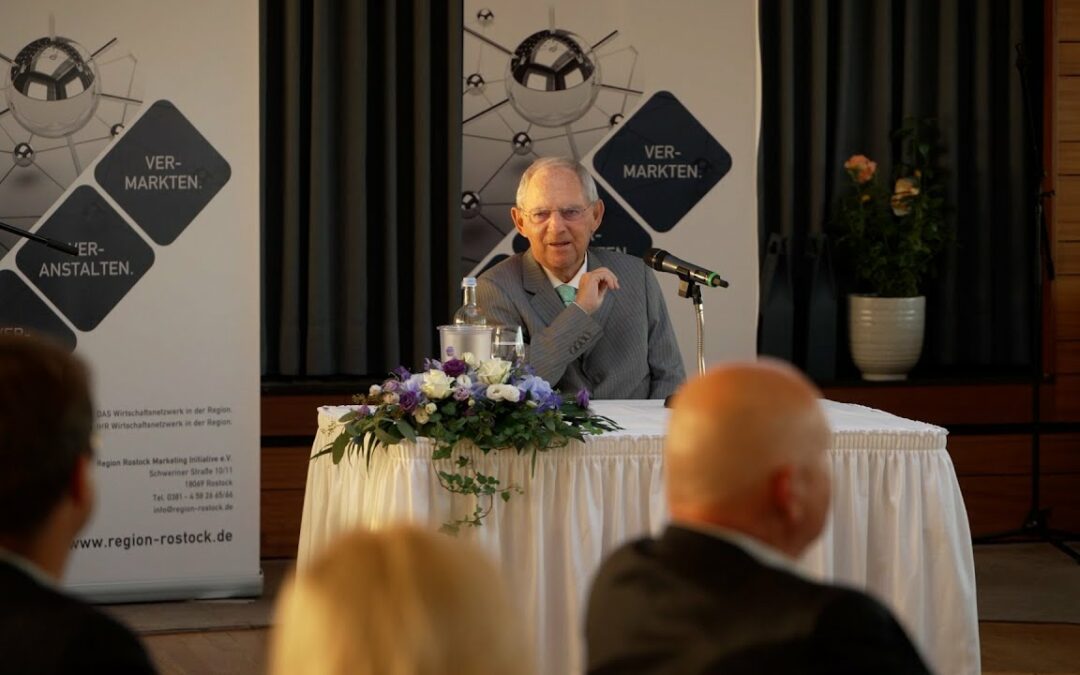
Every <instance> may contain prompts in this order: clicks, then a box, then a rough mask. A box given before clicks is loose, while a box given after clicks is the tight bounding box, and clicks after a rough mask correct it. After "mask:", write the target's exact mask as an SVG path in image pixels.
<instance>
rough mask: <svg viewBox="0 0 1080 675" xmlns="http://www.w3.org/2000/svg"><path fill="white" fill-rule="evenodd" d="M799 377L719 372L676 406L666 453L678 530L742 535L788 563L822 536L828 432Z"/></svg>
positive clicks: (777, 369)
mask: <svg viewBox="0 0 1080 675" xmlns="http://www.w3.org/2000/svg"><path fill="white" fill-rule="evenodd" d="M819 396H820V395H819V392H818V391H817V389H816V388H815V387H814V386H813V384H811V383H810V382H809V381H808V380H807V379H806V378H805V377H804V376H803V375H802V374H800V373H799V372H798V371H797V370H795V369H794V368H792V367H791V366H788V365H786V364H784V363H781V362H774V361H762V362H758V363H740V364H731V365H725V366H720V367H717V368H714V369H712V370H710V371H709V372H708V373H706V374H705V375H703V376H701V377H698V378H695V379H693V380H691V381H690V382H688V383H687V384H686V385H685V386H684V387H683V388H682V389H681V390H679V392H678V393H677V395H676V397H675V403H674V406H673V410H672V414H671V421H670V424H669V428H668V435H667V441H666V443H665V447H664V459H665V471H666V473H667V492H668V503H669V506H670V508H671V513H672V516H673V517H674V518H675V520H677V521H682V522H688V523H695V522H696V523H702V524H712V525H717V526H721V527H726V528H729V529H734V530H738V531H741V532H744V533H746V534H749V535H751V536H754V537H755V538H758V539H760V540H763V541H765V543H768V544H770V545H772V546H773V547H775V548H779V549H780V550H783V551H785V552H787V553H789V554H790V555H793V556H795V555H798V554H800V553H801V552H802V550H803V549H804V548H805V547H806V546H807V545H809V543H810V542H812V541H813V540H814V539H815V538H816V537H817V535H818V534H819V533H820V531H821V528H822V526H823V525H824V518H825V514H826V512H827V510H828V502H829V476H828V471H827V466H826V456H825V451H826V448H827V447H828V443H829V429H828V423H827V421H826V420H825V416H824V414H823V412H822V410H821V405H820V402H819Z"/></svg>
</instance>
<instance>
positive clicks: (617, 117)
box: [608, 113, 626, 127]
mask: <svg viewBox="0 0 1080 675" xmlns="http://www.w3.org/2000/svg"><path fill="white" fill-rule="evenodd" d="M624 119H626V116H625V115H623V114H622V113H615V114H614V115H612V116H611V119H609V120H608V126H612V127H617V126H619V125H620V124H622V122H623V120H624Z"/></svg>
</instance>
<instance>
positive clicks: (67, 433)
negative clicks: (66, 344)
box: [0, 336, 154, 673]
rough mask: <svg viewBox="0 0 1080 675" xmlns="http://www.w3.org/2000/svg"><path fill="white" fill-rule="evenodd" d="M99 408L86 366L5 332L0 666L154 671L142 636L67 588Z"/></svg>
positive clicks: (0, 382) (89, 485) (7, 669)
mask: <svg viewBox="0 0 1080 675" xmlns="http://www.w3.org/2000/svg"><path fill="white" fill-rule="evenodd" d="M93 429H94V406H93V404H92V402H91V398H90V384H89V376H88V374H87V370H86V367H85V366H84V365H83V363H82V362H81V361H80V360H79V359H77V358H76V357H74V356H72V355H71V354H69V353H67V352H66V351H64V350H63V349H61V348H59V347H56V346H54V345H52V344H51V343H46V342H42V341H38V340H36V339H31V338H28V337H17V336H0V672H2V673H77V672H87V673H91V672H93V673H97V672H101V673H152V672H154V668H153V666H151V664H150V660H149V658H148V657H147V655H146V652H145V650H144V649H143V647H142V645H141V644H140V643H139V641H138V639H137V638H136V637H135V636H134V635H133V634H132V633H131V632H130V631H129V630H128V629H126V628H124V627H123V626H121V625H120V624H119V623H118V622H116V621H115V620H113V619H112V618H110V617H108V616H106V615H105V614H104V613H102V612H100V611H98V610H97V609H94V608H93V607H91V606H89V605H87V604H85V603H83V602H81V601H79V600H77V599H75V598H74V597H72V596H70V595H68V594H66V593H64V592H63V591H62V590H61V589H60V587H59V583H60V579H61V578H62V577H63V574H64V567H65V565H66V563H67V560H68V555H69V553H70V552H71V547H72V542H73V541H74V539H75V536H76V535H77V534H78V532H79V530H81V529H82V527H83V525H85V524H86V522H87V520H88V519H89V518H90V514H91V512H92V511H93V508H94V487H93V481H92V478H91V473H92V468H91V465H92V464H93V450H92V446H91V435H92V433H93Z"/></svg>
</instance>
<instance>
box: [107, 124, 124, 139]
mask: <svg viewBox="0 0 1080 675" xmlns="http://www.w3.org/2000/svg"><path fill="white" fill-rule="evenodd" d="M122 133H124V125H123V124H120V123H116V124H114V125H112V126H111V127H109V135H110V136H112V137H113V138H116V137H117V136H119V135H120V134H122Z"/></svg>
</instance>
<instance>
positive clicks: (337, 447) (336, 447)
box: [330, 434, 352, 464]
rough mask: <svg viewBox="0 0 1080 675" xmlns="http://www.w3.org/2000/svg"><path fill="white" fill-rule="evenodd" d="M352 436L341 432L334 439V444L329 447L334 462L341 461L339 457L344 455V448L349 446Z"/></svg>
mask: <svg viewBox="0 0 1080 675" xmlns="http://www.w3.org/2000/svg"><path fill="white" fill-rule="evenodd" d="M351 441H352V438H351V437H350V436H349V435H348V434H341V435H340V436H338V437H337V438H335V439H334V444H333V445H332V446H331V449H330V456H331V457H332V458H333V460H334V464H339V463H341V458H342V457H344V456H345V449H346V448H347V447H349V443H350V442H351Z"/></svg>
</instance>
